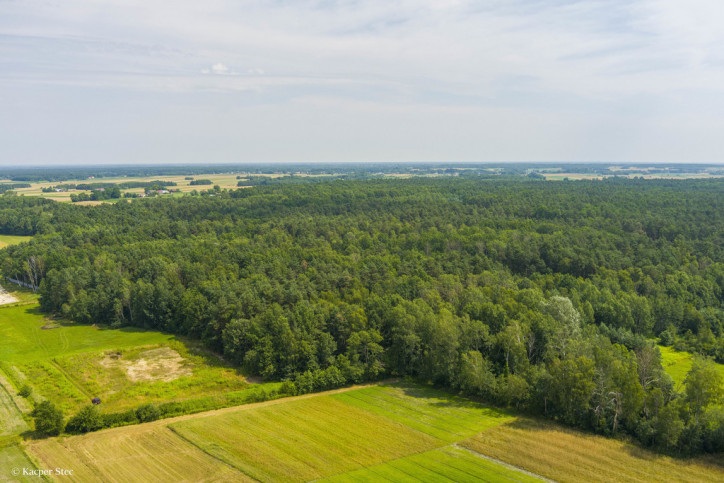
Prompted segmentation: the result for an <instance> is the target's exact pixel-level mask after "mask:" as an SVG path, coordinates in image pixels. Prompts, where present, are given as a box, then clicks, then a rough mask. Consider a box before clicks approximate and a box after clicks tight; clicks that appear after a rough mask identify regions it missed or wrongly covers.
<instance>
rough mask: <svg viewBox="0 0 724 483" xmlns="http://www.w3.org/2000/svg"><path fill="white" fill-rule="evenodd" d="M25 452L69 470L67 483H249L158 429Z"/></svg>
mask: <svg viewBox="0 0 724 483" xmlns="http://www.w3.org/2000/svg"><path fill="white" fill-rule="evenodd" d="M27 449H28V452H29V453H30V454H31V455H32V456H33V457H35V458H36V459H37V460H38V461H40V462H41V464H42V467H44V468H67V469H72V470H73V476H72V477H68V478H67V480H69V481H119V482H132V481H249V480H248V478H246V477H245V476H244V475H243V474H241V473H239V472H238V471H237V470H235V469H233V468H231V467H230V466H228V465H226V464H224V463H222V462H221V461H219V460H217V459H215V458H213V457H211V456H209V455H208V454H206V453H204V452H203V451H200V450H199V449H198V448H196V447H194V446H193V445H191V444H189V443H188V442H186V441H184V440H183V439H181V438H179V437H178V436H176V435H175V434H173V433H172V432H171V431H169V430H168V428H165V427H163V426H145V425H144V426H133V427H127V428H118V429H116V430H115V431H112V432H108V431H106V432H102V433H93V434H88V435H85V436H74V437H70V438H65V439H47V440H43V441H38V442H35V443H32V444H30V445H28V448H27ZM63 480H64V481H65V480H66V478H65V477H64V478H63Z"/></svg>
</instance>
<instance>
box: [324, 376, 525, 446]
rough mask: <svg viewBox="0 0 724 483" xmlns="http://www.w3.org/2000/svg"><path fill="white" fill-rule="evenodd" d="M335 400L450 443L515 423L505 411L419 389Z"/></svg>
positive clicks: (365, 392)
mask: <svg viewBox="0 0 724 483" xmlns="http://www.w3.org/2000/svg"><path fill="white" fill-rule="evenodd" d="M333 397H334V398H336V399H338V400H340V401H343V402H345V403H347V404H350V405H352V406H355V407H358V408H360V409H365V410H367V411H371V412H373V413H375V414H379V415H380V416H384V417H385V418H389V419H391V420H393V421H397V422H399V423H402V424H404V425H405V426H408V427H410V428H413V429H416V430H418V431H421V432H423V433H425V434H428V435H430V436H433V437H435V438H438V439H441V440H443V441H447V442H455V441H460V440H462V439H465V438H469V437H470V436H473V435H474V434H476V433H479V432H480V431H483V430H484V429H487V428H490V427H492V426H496V425H498V424H501V423H503V422H505V421H509V420H511V419H512V416H510V415H509V414H507V413H505V412H504V411H502V410H499V409H495V408H490V407H486V406H483V405H481V404H478V403H475V402H473V401H470V400H468V399H463V398H459V397H455V396H451V395H450V394H448V393H445V392H442V391H437V390H434V389H431V388H425V387H421V386H417V385H401V384H397V385H394V386H379V387H371V388H368V389H361V390H359V391H354V392H345V393H341V394H337V395H335V396H333Z"/></svg>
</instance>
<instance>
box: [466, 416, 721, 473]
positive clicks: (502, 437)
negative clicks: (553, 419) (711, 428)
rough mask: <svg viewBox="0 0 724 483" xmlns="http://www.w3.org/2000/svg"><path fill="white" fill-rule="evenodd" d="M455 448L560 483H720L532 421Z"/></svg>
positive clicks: (690, 466)
mask: <svg viewBox="0 0 724 483" xmlns="http://www.w3.org/2000/svg"><path fill="white" fill-rule="evenodd" d="M460 444H461V446H464V447H466V448H469V449H471V450H473V451H477V452H478V453H481V454H484V455H489V456H491V457H493V458H497V459H499V460H501V461H504V462H506V463H509V464H511V465H515V466H518V467H521V468H524V469H526V470H528V471H531V472H533V473H535V474H539V475H541V476H545V477H547V478H551V479H554V480H557V481H560V482H579V481H640V482H650V481H724V469H723V468H722V466H714V465H710V464H707V463H705V462H703V460H677V459H673V458H669V457H666V456H661V455H658V454H656V453H653V452H650V451H647V450H644V449H641V448H638V447H636V446H633V445H630V444H627V443H624V442H621V441H618V440H614V439H608V438H604V437H601V436H594V435H590V434H585V433H582V432H579V431H575V430H571V429H566V428H563V427H561V426H558V425H555V424H553V423H547V422H546V423H544V422H540V421H536V420H532V419H524V418H520V419H517V420H515V421H513V422H509V423H506V424H502V425H500V426H497V427H495V428H491V429H489V430H487V431H485V432H483V433H481V434H479V435H477V436H475V437H473V438H470V439H468V440H466V441H464V442H462V443H460Z"/></svg>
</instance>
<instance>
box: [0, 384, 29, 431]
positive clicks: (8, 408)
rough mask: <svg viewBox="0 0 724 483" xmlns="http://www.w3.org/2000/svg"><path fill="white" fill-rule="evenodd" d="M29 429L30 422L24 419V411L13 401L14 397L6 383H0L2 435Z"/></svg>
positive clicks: (0, 425)
mask: <svg viewBox="0 0 724 483" xmlns="http://www.w3.org/2000/svg"><path fill="white" fill-rule="evenodd" d="M11 389H12V388H11ZM27 430H28V424H27V423H26V422H25V419H23V413H22V412H21V411H20V409H19V408H18V406H17V405H16V404H15V401H13V397H12V395H11V394H10V393H9V392H8V390H7V388H6V387H5V385H3V384H0V436H6V435H10V434H17V433H22V432H23V431H27Z"/></svg>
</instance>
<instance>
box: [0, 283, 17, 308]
mask: <svg viewBox="0 0 724 483" xmlns="http://www.w3.org/2000/svg"><path fill="white" fill-rule="evenodd" d="M15 302H19V300H18V299H17V297H15V296H14V295H11V294H9V293H8V292H7V290H5V289H4V288H2V287H0V305H5V304H13V303H15Z"/></svg>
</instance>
